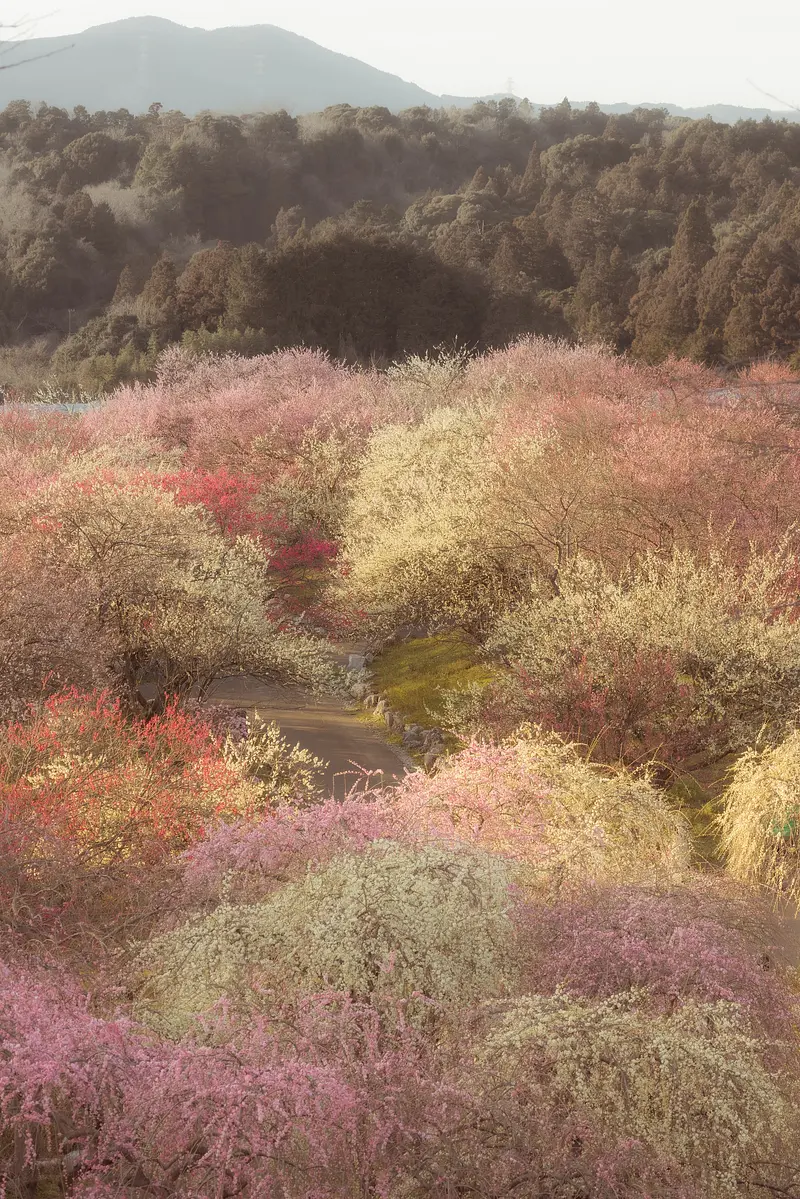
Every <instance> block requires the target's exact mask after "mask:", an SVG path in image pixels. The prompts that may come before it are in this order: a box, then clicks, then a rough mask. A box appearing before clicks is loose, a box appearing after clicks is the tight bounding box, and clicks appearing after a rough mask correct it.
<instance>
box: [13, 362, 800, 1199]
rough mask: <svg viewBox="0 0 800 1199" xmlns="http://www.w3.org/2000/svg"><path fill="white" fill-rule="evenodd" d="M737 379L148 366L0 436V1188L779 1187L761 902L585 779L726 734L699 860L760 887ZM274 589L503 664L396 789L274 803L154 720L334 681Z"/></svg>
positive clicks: (509, 367)
mask: <svg viewBox="0 0 800 1199" xmlns="http://www.w3.org/2000/svg"><path fill="white" fill-rule="evenodd" d="M779 374H780V372H778V375H779ZM753 378H754V381H756V382H759V381H760V382H761V383H762V384H763V385H764V386H763V387H761V389H760V391H759V392H758V393H757V394H758V397H759V398H758V399H757V400H748V402H747V403H743V402H741V401H739V400H737V399H736V398H735V397H734V398H732V399H729V400H726V401H723V402H722V403H718V402H717V400H715V399H713V397H709V395H708V392H709V390H710V389H713V388H714V387H715V385H716V383H717V382H718V381H717V380H716V379H715V378H714V377H713V376H712V375H711V373H710V372H708V371H706V370H704V369H703V368H700V367H696V366H693V365H692V364H688V363H676V362H667V363H666V364H663V365H662V366H661V367H658V368H649V367H648V368H645V367H641V366H636V365H634V364H631V363H628V362H626V361H624V360H621V359H615V358H613V357H612V356H611V355H610V354H608V353H607V352H605V351H604V350H602V349H599V348H597V347H582V348H580V349H577V350H573V349H569V348H568V347H566V346H564V345H560V344H555V345H552V344H547V343H544V342H542V341H540V340H538V339H526V340H524V341H523V342H521V343H519V344H517V345H514V346H510V347H509V348H508V349H507V350H504V351H500V352H498V353H496V354H492V355H486V356H485V357H484V358H482V359H475V360H473V361H468V359H467V358H466V356H461V357H459V356H457V355H456V356H450V357H443V358H440V359H439V360H437V361H422V360H419V359H416V360H411V361H410V362H409V363H407V364H405V365H402V366H398V367H395V368H393V369H392V370H390V371H388V372H386V374H385V375H382V374H378V373H376V372H357V371H352V370H349V369H347V368H340V367H338V366H334V365H333V364H331V363H330V362H328V361H327V360H326V359H325V358H324V356H322V355H319V354H318V353H316V352H313V351H305V350H304V351H284V352H281V353H279V354H276V355H269V356H262V357H261V358H259V359H253V360H250V361H245V360H242V359H237V358H236V357H235V356H234V357H230V358H226V359H217V360H213V359H209V360H206V361H204V362H200V363H194V364H192V363H191V362H190V361H189V360H188V359H187V358H186V356H185V355H182V354H181V353H180V351H170V352H169V353H167V354H166V355H165V356H164V357H163V359H162V361H161V364H160V368H159V377H158V379H157V382H156V383H155V384H154V385H153V386H152V387H136V388H124V389H120V390H119V392H118V393H117V394H116V395H115V396H114V397H112V399H111V400H110V401H109V402H108V403H107V404H105V405H104V406H103V407H102V408H100V409H98V410H95V411H93V412H91V413H89V414H88V415H86V416H84V417H80V418H63V419H62V418H60V417H53V416H50V417H47V418H46V419H45V420H43V421H41V422H40V423H36V422H35V421H33V420H32V419H31V418H30V417H26V416H24V415H22V414H20V413H18V412H14V411H13V410H11V411H7V412H4V413H2V414H0V464H1V465H2V472H1V473H0V478H2V480H3V481H2V482H1V483H0V587H1V588H2V597H3V599H4V604H3V606H2V608H1V609H0V652H2V654H3V659H4V662H5V663H7V664H8V669H7V670H6V671H5V674H4V676H3V679H2V682H0V703H2V705H3V710H2V713H0V715H1V716H2V717H3V718H4V719H5V724H4V726H3V729H2V732H1V733H0V796H1V799H0V937H1V943H2V953H1V957H2V962H1V963H0V1193H3V1194H5V1195H6V1196H14V1197H15V1199H22V1196H26V1197H28V1199H30V1197H32V1196H38V1197H40V1199H44V1197H45V1196H53V1195H63V1196H65V1197H67V1196H68V1197H70V1199H111V1197H112V1196H113V1197H115V1199H120V1197H122V1196H124V1197H125V1199H133V1196H137V1195H142V1196H147V1195H149V1196H154V1197H155V1196H170V1195H174V1196H180V1197H183V1199H221V1197H222V1196H243V1197H244V1199H260V1197H261V1196H266V1197H267V1199H306V1197H310V1199H314V1197H320V1199H321V1197H323V1196H327V1197H331V1199H333V1197H334V1196H342V1195H344V1196H353V1199H356V1196H358V1197H359V1199H364V1197H365V1196H367V1195H369V1196H373V1197H375V1199H377V1197H379V1196H380V1197H382V1199H383V1197H385V1199H427V1197H430V1199H434V1197H436V1199H439V1197H442V1196H453V1197H455V1196H456V1195H465V1194H480V1195H485V1196H487V1197H490V1199H500V1197H501V1196H508V1195H517V1196H523V1197H525V1199H590V1197H591V1199H594V1197H595V1196H599V1197H600V1199H634V1197H639V1199H641V1197H642V1196H651V1197H652V1199H656V1197H661V1196H663V1197H664V1199H667V1197H678V1196H684V1197H686V1199H700V1197H701V1196H702V1197H704V1199H708V1197H710V1199H728V1197H734V1196H736V1197H744V1196H747V1197H748V1199H751V1197H754V1196H756V1195H764V1194H773V1195H774V1194H780V1195H784V1196H788V1197H789V1199H791V1197H792V1196H795V1197H797V1196H798V1195H800V1178H799V1177H798V1170H797V1166H796V1163H797V1161H798V1160H800V1156H799V1155H798V1150H800V1143H799V1138H800V1128H799V1127H798V1115H797V1113H798V1111H800V1104H799V1103H798V1098H800V1097H799V1096H798V1094H797V1081H798V1058H797V1025H798V1010H797V999H796V990H795V988H794V986H793V983H792V979H791V977H790V976H788V975H787V973H786V972H785V971H784V968H783V966H782V964H781V958H780V956H779V953H778V949H777V947H776V946H773V945H772V944H771V943H770V938H769V933H768V929H769V927H770V921H769V916H768V913H767V912H766V911H765V909H764V908H763V907H762V906H761V905H760V903H759V901H758V900H757V898H756V897H755V895H754V894H753V893H752V892H750V891H746V890H743V889H742V890H739V889H738V888H737V885H736V884H735V883H734V882H732V881H728V882H727V883H726V882H724V881H723V880H721V879H720V878H718V877H715V876H713V875H709V874H706V873H703V874H701V873H698V872H697V871H695V870H693V869H692V867H691V855H690V851H691V839H690V834H689V829H688V825H687V823H686V821H685V820H684V819H683V817H681V816H680V815H679V814H677V813H676V812H675V810H674V809H673V807H671V806H670V804H669V802H668V801H667V799H666V798H665V795H664V793H663V792H662V791H660V790H659V788H658V787H657V786H656V784H655V778H656V775H655V774H654V773H650V774H647V773H646V772H642V771H633V770H632V769H630V766H631V764H632V763H636V762H639V761H640V760H642V759H647V758H648V757H650V756H651V754H652V753H653V752H661V750H662V749H664V748H665V746H666V748H667V749H668V750H669V754H671V755H672V758H673V759H678V760H679V759H680V757H681V755H682V754H684V753H686V752H687V750H688V749H691V748H694V747H696V746H697V744H698V743H702V745H701V748H702V749H709V748H710V750H711V752H712V753H716V752H720V751H721V750H722V749H724V748H726V745H725V744H723V740H724V738H723V734H725V735H729V736H731V735H735V738H736V739H737V744H738V745H739V746H740V747H741V745H743V744H746V743H747V741H748V739H751V740H752V739H754V738H755V735H756V733H757V732H758V731H759V727H760V725H759V723H758V722H759V715H762V716H763V714H764V713H765V712H766V713H767V714H768V715H769V716H770V719H771V722H772V723H771V727H770V728H768V729H767V730H765V733H764V737H763V739H762V742H761V743H759V744H758V745H757V746H755V748H754V749H753V752H752V753H750V754H748V755H746V756H745V757H744V758H743V759H742V761H741V762H740V764H739V767H738V769H737V771H736V772H734V774H733V775H732V782H731V786H730V789H729V791H728V793H727V796H726V799H725V805H724V812H723V817H722V834H723V848H724V850H725V853H726V855H727V860H728V864H729V867H730V870H729V875H731V876H737V877H738V878H739V879H740V880H742V881H743V882H745V883H749V884H752V883H756V884H758V885H766V886H767V887H768V888H772V889H773V891H777V890H778V889H779V888H780V887H785V888H786V890H787V891H789V892H794V894H795V897H796V896H797V894H800V888H798V886H797V882H796V871H795V870H794V867H793V865H792V863H793V861H794V854H795V852H796V847H795V845H794V840H795V830H794V824H793V822H794V820H795V815H796V814H795V812H794V808H795V807H796V803H795V799H796V795H795V790H796V788H794V783H793V781H792V780H793V779H794V775H795V773H796V770H795V766H796V762H795V758H796V757H797V746H796V744H795V741H796V733H794V732H793V730H792V728H791V708H792V702H793V699H792V697H793V695H795V694H796V679H795V677H794V672H795V646H794V636H795V635H794V627H795V621H794V614H795V610H796V602H797V579H798V574H797V566H796V558H795V548H794V542H793V540H792V537H791V536H790V535H789V534H788V533H787V530H788V529H789V527H790V526H791V524H792V522H793V521H795V520H796V519H797V518H798V517H800V512H798V511H797V494H798V492H797V489H796V487H794V485H793V483H794V479H795V476H796V469H797V465H798V463H797V454H798V449H800V446H799V445H798V440H797V437H798V434H797V427H796V425H795V424H794V423H793V421H792V419H791V413H788V414H787V410H786V409H785V408H784V407H781V405H782V404H783V402H784V397H785V396H786V393H787V391H788V388H786V387H784V386H783V384H784V383H785V382H786V380H785V379H782V378H780V377H778V376H777V375H776V372H775V371H772V373H770V370H768V369H766V368H763V367H762V368H761V369H760V378H759V371H756V372H754V373H753ZM718 398H719V397H717V399H718ZM301 611H302V612H305V618H304V620H305V623H306V624H309V623H310V624H311V625H312V626H314V627H316V628H320V627H327V628H329V629H330V630H332V631H336V630H337V629H338V630H339V631H342V630H344V629H346V628H347V627H350V628H353V627H357V628H359V629H360V630H368V631H371V632H376V633H380V632H381V631H386V630H388V629H391V628H394V627H395V626H396V625H397V624H398V623H400V622H402V621H406V620H413V621H422V622H430V623H433V624H436V623H437V622H440V623H443V624H447V623H448V622H450V623H452V622H461V623H462V624H463V625H465V626H466V627H467V628H468V629H470V630H471V631H472V632H474V633H475V634H476V636H477V637H478V638H479V639H480V640H481V641H483V642H484V644H485V645H486V647H487V649H490V650H491V652H492V653H493V654H494V655H495V660H497V659H498V658H500V659H503V658H504V659H505V666H506V683H507V686H506V688H505V690H502V689H498V691H497V692H496V693H495V694H494V695H492V696H490V697H489V702H488V704H487V706H486V708H485V711H484V715H483V716H482V718H481V719H482V720H483V723H482V724H481V723H480V721H479V723H478V726H477V727H476V728H475V730H474V731H475V734H476V735H475V736H474V737H473V738H472V740H471V741H469V742H466V743H465V746H464V749H463V750H462V752H460V753H458V754H455V755H453V756H452V757H451V758H450V759H449V760H448V761H447V762H446V764H445V765H443V766H442V767H441V768H440V769H439V770H437V773H436V774H434V775H433V776H430V777H428V776H425V775H423V774H422V773H421V772H420V773H418V774H415V775H411V776H409V777H408V778H407V779H406V780H405V781H404V782H403V783H402V784H401V785H400V786H398V787H397V788H396V789H395V790H393V791H384V792H372V793H370V794H369V795H368V796H366V797H364V796H360V797H355V796H351V797H350V798H349V799H347V800H346V801H344V802H343V803H336V802H334V801H333V800H330V799H328V800H325V799H322V798H321V797H320V796H319V794H318V776H319V765H320V764H319V763H315V762H314V761H309V760H307V759H306V758H302V757H298V756H297V755H295V756H292V754H291V753H290V751H289V747H287V746H286V745H285V743H282V741H281V739H280V736H279V734H278V733H277V731H276V730H274V729H269V728H263V727H256V726H254V725H248V727H247V728H246V729H243V728H242V727H241V722H240V721H238V722H237V720H236V719H235V718H234V717H232V716H231V717H230V718H229V719H225V718H224V717H222V716H218V717H217V718H216V720H215V721H208V720H206V718H205V717H204V716H203V714H202V711H201V710H199V709H198V707H197V705H196V704H192V702H191V700H192V699H195V700H196V699H197V697H198V694H199V695H202V693H203V690H204V688H205V687H207V685H208V683H209V682H210V680H211V679H213V678H214V677H218V676H219V675H220V674H224V673H229V672H230V673H235V672H236V671H237V670H242V669H244V670H255V671H258V672H260V673H262V674H265V675H269V676H271V677H282V678H290V679H295V680H301V681H303V682H306V683H307V684H309V685H315V686H317V687H320V688H321V687H325V686H329V687H333V686H335V685H336V681H337V680H336V672H335V670H333V669H332V668H331V665H330V662H331V659H330V655H329V652H328V648H327V647H326V645H325V644H324V642H323V641H322V639H321V638H320V637H319V636H316V635H309V634H308V633H307V632H303V631H302V624H301V622H299V621H298V620H297V619H295V618H296V617H297V616H298V615H299V614H300V613H301ZM43 614H44V615H46V616H47V617H48V619H47V620H46V621H44V622H43V621H42V619H41V618H42V615H43ZM337 621H338V623H337ZM348 622H349V623H348ZM43 625H44V627H43ZM65 687H66V688H67V689H66V690H65ZM153 695H154V696H155V700H153V698H152V697H153ZM187 701H189V702H188V703H187ZM145 714H146V715H147V716H148V717H149V718H148V719H144V715H145ZM480 715H481V714H480V711H479V716H480ZM520 720H527V721H530V722H531V723H527V724H523V725H522V726H519V722H520ZM570 720H573V721H577V723H575V724H570V723H569V721H570ZM490 725H491V728H490ZM757 726H758V727H757ZM491 729H494V730H495V732H496V736H495V737H494V739H490V737H489V733H490V731H491ZM554 730H555V731H554ZM559 731H560V732H561V733H562V734H564V735H565V736H574V735H579V736H581V737H584V736H585V737H588V736H592V737H594V738H595V741H596V747H595V748H596V749H597V750H598V752H599V753H600V756H601V757H602V758H605V759H606V760H608V761H613V762H615V763H616V764H615V765H611V766H606V767H602V766H599V765H590V764H589V762H588V761H587V756H586V753H585V747H583V748H581V747H579V746H576V745H573V744H571V743H570V741H569V740H564V739H563V737H562V736H559V735H558V733H559ZM245 732H246V733H247V735H246V736H244V735H243V734H244V733H245ZM602 737H605V738H606V740H605V742H604V741H602ZM670 738H671V741H670ZM693 738H694V740H692V739H693ZM712 741H716V744H714V745H712V744H711V742H712ZM667 756H668V755H667ZM620 758H621V759H622V760H623V761H627V762H628V764H629V768H625V767H624V766H621V765H619V763H618V759H620Z"/></svg>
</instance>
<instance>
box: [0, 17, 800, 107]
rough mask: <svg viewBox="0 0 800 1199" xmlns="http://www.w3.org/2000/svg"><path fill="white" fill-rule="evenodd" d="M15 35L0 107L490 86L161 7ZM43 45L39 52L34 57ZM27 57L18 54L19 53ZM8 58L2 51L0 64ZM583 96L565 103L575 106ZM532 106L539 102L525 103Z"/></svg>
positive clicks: (342, 95) (408, 98)
mask: <svg viewBox="0 0 800 1199" xmlns="http://www.w3.org/2000/svg"><path fill="white" fill-rule="evenodd" d="M9 45H15V46H16V48H17V50H18V51H19V60H18V61H17V64H16V65H14V67H13V70H3V71H0V107H5V106H6V105H7V104H8V103H10V102H11V101H12V100H20V99H25V100H30V101H31V102H32V103H39V102H41V101H44V102H45V103H47V104H52V105H55V106H57V107H59V108H74V107H75V106H76V105H79V104H80V105H83V106H84V107H85V108H87V109H89V111H90V112H91V111H98V110H101V109H105V110H107V111H114V110H116V109H119V108H127V109H128V110H129V111H130V112H132V113H138V112H144V111H145V110H146V109H147V108H148V107H149V105H150V104H152V103H153V102H154V101H158V102H159V103H161V104H163V106H164V108H165V109H166V110H169V109H179V110H180V111H181V112H183V113H185V114H186V115H187V116H194V115H196V114H197V113H198V112H202V111H204V110H206V111H207V110H210V111H212V112H230V113H245V112H257V111H261V110H266V111H271V110H275V109H280V108H285V109H286V110H287V111H288V112H290V113H291V114H292V115H294V116H299V115H302V114H306V113H312V112H320V111H321V110H322V109H324V108H327V107H328V106H330V105H333V104H352V105H353V106H355V107H357V108H362V107H372V106H383V107H385V108H388V109H389V110H390V111H391V112H395V113H396V112H401V111H402V110H403V109H404V108H413V107H415V106H417V105H428V106H430V107H431V108H441V107H450V106H452V107H458V108H466V107H469V106H470V105H472V104H474V103H475V102H476V100H499V99H501V98H503V96H504V95H507V93H502V92H500V93H495V94H494V95H491V96H450V95H443V96H438V95H435V94H434V93H433V92H427V91H425V90H424V89H423V88H421V87H418V86H417V85H416V84H415V83H409V82H407V81H406V80H404V79H401V78H400V77H399V76H398V75H391V74H389V73H388V72H386V71H380V70H378V69H377V68H376V67H371V66H369V65H368V64H367V63H364V62H361V61H360V60H359V59H356V58H350V57H348V56H347V55H345V54H339V53H336V52H335V51H333V50H327V49H325V47H323V46H319V45H318V44H317V43H316V42H312V41H311V40H310V39H308V38H305V37H301V36H300V35H299V34H296V33H290V32H289V31H288V30H285V29H280V28H278V27H277V26H275V25H250V26H229V27H227V28H224V29H210V30H209V29H197V28H188V27H186V26H184V25H178V24H176V23H175V22H174V21H168V20H166V19H165V18H163V17H128V18H127V19H125V20H122V21H112V22H109V23H107V24H104V25H95V26H93V27H92V28H91V29H86V30H84V31H83V32H82V33H76V34H72V35H69V36H64V37H55V38H32V39H30V40H29V41H26V42H24V43H5V46H6V47H8V46H9ZM43 55H47V57H40V56H43ZM22 58H25V59H31V58H33V59H36V60H37V61H33V62H22V61H21V59H22ZM12 63H14V58H13V57H7V58H6V59H5V64H4V65H6V66H11V64H12ZM587 103H588V101H578V102H574V103H573V108H584V107H586V104H587ZM532 107H533V109H534V110H535V111H538V110H539V109H540V108H542V107H544V106H543V105H541V104H532ZM600 107H601V108H602V110H603V111H604V112H609V113H624V112H631V111H632V109H633V108H635V107H646V108H655V107H657V108H666V109H667V110H668V111H669V113H670V115H674V116H681V117H704V116H706V115H710V116H712V117H713V118H714V120H716V121H722V122H726V123H733V122H735V121H737V120H743V119H748V118H752V119H754V120H762V119H763V118H764V117H765V116H766V115H769V116H771V117H772V118H773V119H774V120H778V119H780V118H782V117H786V119H787V120H793V121H796V120H800V113H797V112H794V111H789V112H776V111H771V110H769V109H766V108H761V109H750V108H738V107H736V106H734V105H728V104H712V105H708V106H706V107H705V108H689V109H684V108H680V107H678V106H676V105H673V104H644V105H633V104H602V105H601V106H600Z"/></svg>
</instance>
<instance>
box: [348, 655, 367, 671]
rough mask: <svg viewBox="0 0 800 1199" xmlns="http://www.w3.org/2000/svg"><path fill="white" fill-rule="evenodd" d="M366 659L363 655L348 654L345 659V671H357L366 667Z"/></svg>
mask: <svg viewBox="0 0 800 1199" xmlns="http://www.w3.org/2000/svg"><path fill="white" fill-rule="evenodd" d="M366 664H367V663H366V659H365V658H364V655H363V654H349V655H348V659H347V669H348V670H354V671H359V670H363V669H364V667H365V666H366Z"/></svg>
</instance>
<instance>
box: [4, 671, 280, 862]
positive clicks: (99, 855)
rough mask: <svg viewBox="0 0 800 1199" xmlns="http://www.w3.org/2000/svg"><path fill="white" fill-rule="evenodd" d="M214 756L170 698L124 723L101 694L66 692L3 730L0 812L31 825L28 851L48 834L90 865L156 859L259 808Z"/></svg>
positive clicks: (199, 728) (215, 748) (201, 732)
mask: <svg viewBox="0 0 800 1199" xmlns="http://www.w3.org/2000/svg"><path fill="white" fill-rule="evenodd" d="M220 750H221V739H220V738H219V737H218V736H215V735H214V734H213V733H212V732H211V729H210V728H209V725H208V724H207V723H206V722H205V721H204V720H201V719H199V718H198V717H196V716H195V717H193V716H191V715H189V714H188V713H186V712H183V711H181V710H180V709H179V708H178V707H177V705H176V703H175V702H174V701H172V702H170V703H169V704H168V706H167V708H166V710H165V712H164V713H163V714H162V715H160V716H155V717H154V718H153V719H151V720H147V721H145V720H133V721H131V720H127V719H126V717H125V715H124V712H123V709H122V705H121V702H120V701H119V700H118V699H113V698H112V697H111V696H110V695H109V694H108V693H107V692H100V693H95V694H88V695H81V694H80V693H78V692H77V691H76V690H72V691H70V692H67V693H66V694H63V695H57V696H53V697H51V698H50V699H48V700H46V701H45V702H44V704H43V705H42V706H41V708H40V710H39V711H38V712H34V713H32V716H31V719H30V720H28V721H25V722H15V723H13V724H10V725H7V726H6V727H5V728H4V729H3V730H2V731H1V732H0V788H2V798H3V808H4V813H5V816H6V819H7V820H9V821H11V822H16V823H17V824H18V826H19V827H23V826H24V827H27V828H29V830H30V829H31V828H32V830H33V831H31V832H30V835H31V836H32V837H33V839H34V844H35V841H36V838H37V836H38V832H39V830H48V831H50V832H52V833H53V834H54V835H56V836H57V837H59V838H62V839H65V840H67V841H72V842H73V843H74V844H75V845H76V846H78V847H79V848H80V851H81V853H82V854H83V855H84V857H85V858H86V859H87V860H90V861H96V862H109V861H114V860H118V859H123V860H124V859H128V858H131V857H132V858H134V859H136V860H139V859H141V860H145V861H146V860H150V859H153V858H154V859H155V860H158V859H159V858H161V857H162V856H163V855H164V854H165V853H167V852H171V851H174V850H175V849H180V848H183V847H184V846H186V845H187V844H188V843H190V842H191V841H192V840H194V839H195V838H196V837H198V836H200V835H201V834H202V832H203V829H204V828H205V827H206V825H207V824H209V822H212V823H213V822H214V821H216V820H219V819H222V818H225V817H228V818H230V817H233V816H239V817H241V816H243V815H246V814H247V813H249V812H253V811H257V810H258V808H259V807H261V806H263V803H264V796H263V795H262V792H261V790H260V788H259V787H258V786H257V785H256V784H255V783H251V782H249V780H247V779H246V778H244V777H242V775H241V774H240V773H239V772H238V771H236V770H235V769H234V768H233V767H232V766H231V765H230V764H229V763H228V761H227V760H226V759H225V758H224V756H223V755H222V753H221V752H220ZM30 817H34V818H35V823H34V825H33V826H31V825H30V822H29V818H30ZM26 822H27V823H26Z"/></svg>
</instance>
